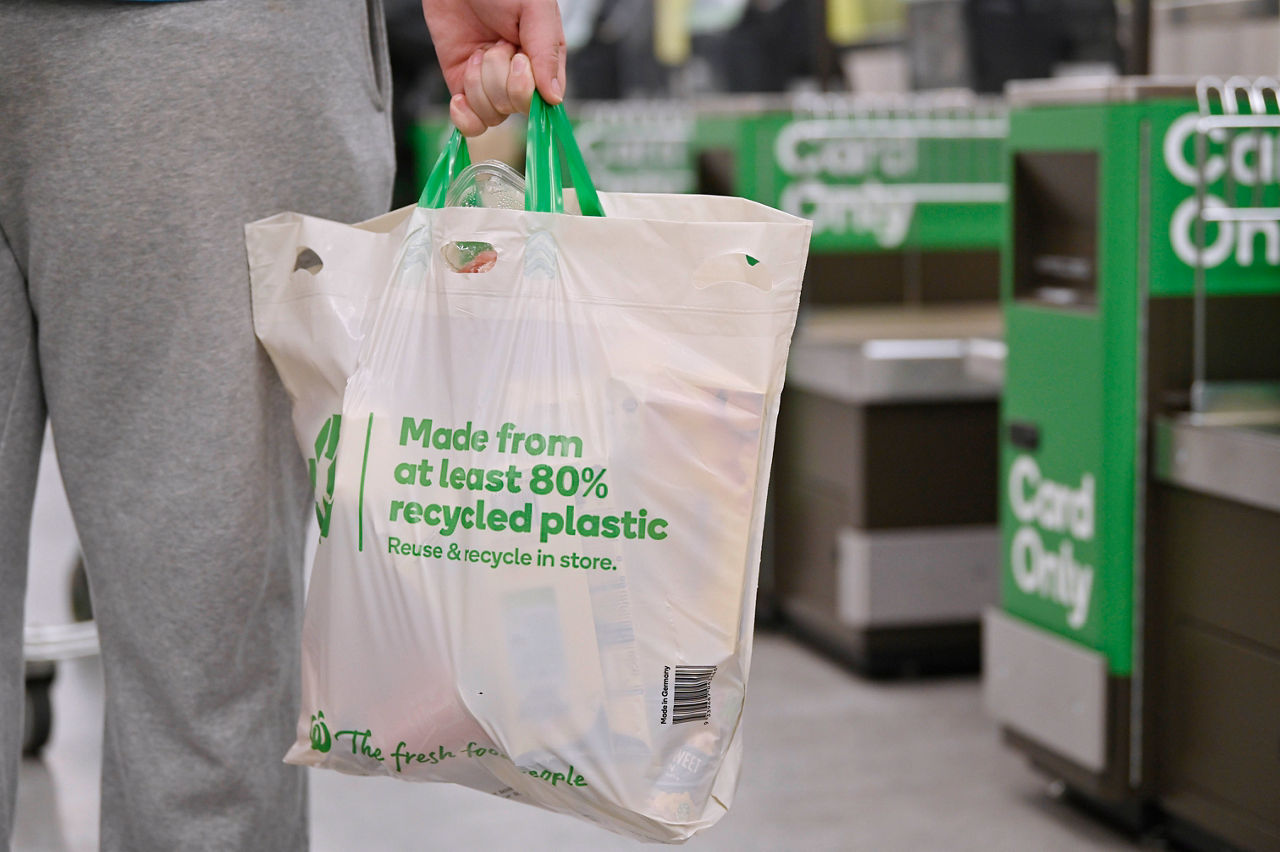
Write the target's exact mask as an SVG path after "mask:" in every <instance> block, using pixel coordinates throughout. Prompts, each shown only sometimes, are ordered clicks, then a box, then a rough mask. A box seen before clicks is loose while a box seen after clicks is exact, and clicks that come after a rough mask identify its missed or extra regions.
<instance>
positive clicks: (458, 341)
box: [250, 104, 810, 842]
mask: <svg viewBox="0 0 1280 852" xmlns="http://www.w3.org/2000/svg"><path fill="white" fill-rule="evenodd" d="M530 134H531V137H530V145H529V147H530V158H529V167H528V172H529V186H528V187H527V190H526V191H527V196H526V197H527V198H528V206H529V208H530V210H529V211H526V210H512V209H503V208H492V207H483V206H475V207H444V206H436V205H438V204H441V203H442V201H443V198H444V192H443V190H444V189H445V188H447V186H448V184H449V182H450V180H449V179H450V178H451V177H454V176H456V175H457V174H458V173H459V172H460V171H461V170H462V169H463V168H464V167H465V166H466V165H467V162H466V157H465V149H464V148H463V147H462V146H461V144H460V137H455V138H454V140H453V141H452V142H451V144H450V148H449V149H448V150H447V151H446V152H445V154H444V155H443V156H442V160H441V164H440V165H439V166H438V167H437V170H436V174H435V175H434V177H433V181H432V183H431V184H429V186H428V191H427V192H426V193H424V201H425V202H426V203H425V204H424V206H420V207H418V208H416V209H414V210H413V211H412V213H411V215H410V218H409V220H408V222H407V223H406V224H405V225H404V226H403V227H404V230H403V233H404V238H403V242H402V243H401V244H400V246H399V247H398V252H397V255H396V258H395V260H394V264H393V265H394V272H393V273H392V274H391V275H390V278H389V280H386V281H383V282H378V281H369V282H367V287H368V288H369V290H370V292H375V293H376V296H375V297H371V298H370V299H369V300H368V303H367V308H366V310H367V314H366V315H365V316H364V317H363V318H362V319H361V320H360V321H358V322H357V321H354V320H353V321H351V322H349V323H348V324H347V327H349V328H359V329H360V331H359V336H360V340H359V345H358V354H357V356H356V358H355V359H354V370H353V372H352V373H351V375H350V377H349V379H348V380H347V382H346V385H345V390H344V393H343V395H342V397H341V401H340V409H339V408H338V407H337V403H336V401H333V393H332V389H331V383H328V382H326V381H324V380H323V371H319V370H317V369H316V368H314V367H310V366H308V365H307V364H306V363H305V359H301V360H300V358H299V349H300V346H299V341H300V340H302V339H304V338H305V337H306V335H305V333H300V332H299V330H298V329H297V328H292V329H291V330H289V331H284V330H283V329H288V328H289V327H290V325H291V322H292V324H295V325H296V323H304V324H305V323H307V322H310V321H313V320H315V319H316V315H317V314H321V313H323V312H324V306H323V304H322V303H320V302H317V303H316V304H315V305H310V306H307V305H306V303H307V300H308V293H307V284H308V281H307V279H305V278H302V277H299V276H300V275H301V274H305V270H291V271H289V272H288V273H287V274H286V273H285V272H284V269H283V267H284V266H287V265H288V264H287V263H286V264H283V265H282V264H278V263H275V264H273V263H265V262H264V263H263V264H260V265H259V266H260V267H261V268H259V269H258V270H257V271H256V272H255V279H254V280H255V288H257V287H258V281H259V278H263V279H265V278H269V277H271V276H272V274H274V275H275V276H276V277H277V278H281V277H285V278H288V280H289V281H290V282H294V285H296V286H294V290H292V291H290V296H289V297H288V298H283V299H276V300H274V301H271V302H269V303H268V302H266V301H264V302H262V303H261V304H257V303H256V307H257V309H258V311H259V312H266V313H268V314H274V313H275V312H283V313H281V314H280V316H283V315H284V314H287V315H288V317H289V319H290V320H291V322H285V321H280V322H265V321H264V320H265V319H266V318H265V317H258V318H256V319H255V322H257V324H258V328H259V332H260V335H261V336H262V340H263V343H264V345H265V346H266V347H267V349H268V351H269V352H271V354H272V357H273V358H274V359H275V360H276V363H277V366H278V367H279V368H280V369H281V372H282V375H284V380H285V384H286V387H288V389H289V390H290V393H291V394H292V395H293V396H294V403H295V406H296V407H297V408H299V409H304V410H307V411H309V412H311V414H310V415H309V417H308V418H306V419H305V421H304V420H303V419H298V418H295V423H296V425H297V426H298V430H299V434H298V438H299V443H300V445H301V446H302V448H303V451H304V454H305V455H306V456H307V457H308V458H309V459H310V463H311V469H312V475H313V481H314V483H315V484H316V491H317V513H318V516H319V517H321V518H322V523H321V536H322V538H321V541H320V544H319V547H318V549H317V553H316V559H315V565H314V570H313V573H312V579H311V586H310V591H309V597H308V601H307V611H306V620H305V626H304V632H303V706H302V711H301V715H300V718H299V722H298V739H297V742H296V743H295V745H294V746H293V748H292V749H291V750H290V751H289V754H288V756H287V760H288V761H289V762H292V763H299V764H306V765H310V766H317V767H326V768H330V769H336V770H338V771H341V772H347V773H351V774H360V775H386V776H390V777H393V778H401V779H405V780H410V781H447V782H453V783H457V784H462V785H465V786H468V787H473V788H475V789H477V790H482V791H485V792H489V793H492V794H495V795H498V796H502V797H504V798H509V799H516V800H520V801H525V802H529V803H531V804H536V805H539V806H541V807H544V808H547V809H550V810H554V811H560V812H563V813H567V814H573V815H575V816H578V817H582V818H584V819H587V820H590V821H592V822H595V823H597V824H599V825H601V826H603V827H606V828H609V829H611V830H613V831H616V832H619V833H622V834H626V835H630V836H633V837H637V838H641V839H646V840H657V841H666V842H679V841H682V840H685V839H687V838H688V837H690V836H691V835H692V834H693V833H695V832H696V831H698V830H700V829H702V828H705V827H707V826H709V825H711V824H713V823H714V822H715V821H716V820H718V819H719V818H720V817H721V816H722V815H723V814H724V812H725V810H726V809H727V808H728V806H729V804H730V802H731V800H732V798H733V793H734V788H735V786H736V784H737V780H738V774H739V765H740V760H741V752H742V732H741V729H740V721H741V714H742V707H743V699H744V695H745V690H746V681H747V670H748V664H749V661H750V653H751V635H752V621H753V615H754V601H755V588H756V579H757V571H758V563H759V555H760V541H761V531H762V527H763V520H764V505H765V491H766V488H767V483H768V476H769V461H770V458H771V454H772V447H773V434H774V424H775V418H776V415H777V407H778V400H779V395H780V392H781V389H782V382H783V375H784V372H785V365H786V356H787V348H788V345H789V342H790V337H791V332H792V328H793V326H794V323H795V316H796V308H797V303H798V299H799V293H800V281H801V277H802V274H803V269H804V262H805V257H806V253H807V248H808V239H809V233H810V225H809V223H808V222H806V221H804V220H800V219H797V218H794V217H792V216H788V215H786V214H783V213H780V212H777V211H775V210H772V209H769V208H767V207H764V206H762V205H758V204H755V203H752V202H748V201H745V200H741V199H734V198H709V197H697V196H668V195H627V194H605V193H600V194H597V193H595V192H594V190H592V189H591V188H590V186H589V178H588V177H587V176H586V172H585V169H584V168H583V167H582V165H581V159H580V155H578V154H577V152H576V147H575V146H574V145H573V141H572V136H571V134H570V132H569V130H568V122H567V120H565V119H564V116H563V111H562V110H559V109H557V110H551V109H544V108H543V107H542V106H541V104H535V110H534V114H533V116H532V117H531V130H530ZM553 142H554V143H556V144H558V145H560V146H563V147H564V148H565V150H566V155H567V158H568V160H569V164H570V168H571V170H573V172H574V182H575V184H576V186H577V193H576V195H575V194H574V193H569V192H564V193H562V192H561V190H560V188H559V185H558V179H557V177H556V174H555V172H556V170H555V168H554V166H555V161H554V158H553V157H550V156H546V154H547V152H554V150H555V148H554V147H553ZM561 205H563V208H567V210H566V211H565V212H560V210H561ZM584 214H588V215H584ZM601 214H603V215H601ZM267 221H271V220H267ZM253 229H254V226H250V244H251V265H252V259H253V254H254V252H253V249H252V246H253V244H254V242H255V236H254V231H253ZM258 236H259V238H260V237H261V235H258ZM258 241H259V243H260V242H261V239H259V240H258ZM259 248H260V249H261V245H259ZM298 248H300V247H298ZM334 249H335V247H331V249H330V250H334ZM259 255H260V256H261V257H268V256H269V255H270V253H269V252H265V251H260V252H259ZM482 255H483V257H481V256H482ZM477 258H481V261H480V262H476V259H477ZM272 269H274V270H275V271H274V273H272V271H271V270H272ZM291 286H293V285H291ZM286 289H287V288H286ZM317 305H318V307H317ZM323 324H324V322H323V320H322V321H321V325H323ZM264 329H274V331H271V332H269V333H262V332H263V330H264ZM278 341H285V342H286V343H287V347H288V352H287V356H288V357H287V358H282V353H281V352H280V351H279V349H278V348H277V345H278ZM326 344H327V341H326V340H325V339H323V338H322V337H319V336H316V337H314V338H313V340H312V349H313V351H312V352H311V353H310V357H311V358H312V359H314V361H315V362H316V363H330V362H331V361H332V356H331V355H329V354H328V353H327V352H326ZM313 394H314V396H313ZM324 401H333V402H332V404H334V406H335V410H333V411H332V412H330V413H329V416H320V415H319V414H317V413H315V412H316V406H317V405H318V404H320V403H321V402H324ZM330 450H332V451H330Z"/></svg>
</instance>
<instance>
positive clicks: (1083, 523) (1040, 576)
mask: <svg viewBox="0 0 1280 852" xmlns="http://www.w3.org/2000/svg"><path fill="white" fill-rule="evenodd" d="M1094 491H1095V488H1094V479H1093V474H1090V473H1085V474H1084V475H1083V476H1081V478H1080V485H1079V486H1077V487H1075V488H1072V487H1071V486H1068V485H1065V484H1063V483H1060V482H1055V481H1054V480H1052V479H1049V478H1047V477H1045V476H1043V475H1042V474H1041V473H1040V466H1039V465H1038V464H1036V461H1035V459H1033V458H1031V457H1030V456H1025V455H1024V456H1018V458H1017V459H1015V460H1014V462H1013V465H1012V466H1011V467H1010V468H1009V505H1010V508H1011V509H1012V510H1013V516H1014V517H1015V518H1017V520H1018V522H1019V523H1021V524H1022V526H1021V527H1019V528H1018V531H1017V532H1016V533H1014V536H1013V541H1012V542H1011V544H1010V553H1009V563H1010V566H1011V568H1012V570H1013V580H1014V583H1016V584H1017V586H1018V589H1019V590H1020V591H1021V592H1022V593H1023V594H1027V595H1038V596H1039V597H1042V598H1045V599H1046V600H1050V601H1053V602H1054V603H1057V604H1061V605H1062V606H1064V607H1066V609H1067V624H1068V626H1070V627H1072V628H1073V629H1075V630H1079V629H1080V628H1081V627H1083V626H1084V624H1085V622H1086V621H1088V620H1089V602H1090V599H1091V596H1092V592H1093V577H1094V570H1093V568H1092V567H1091V566H1089V565H1084V564H1082V563H1080V562H1077V561H1076V557H1075V543H1076V542H1086V541H1092V540H1093V536H1094V520H1095V518H1094V505H1095V499H1094ZM1046 532H1049V533H1059V534H1062V535H1064V536H1065V537H1064V538H1063V539H1062V541H1061V542H1060V543H1059V544H1058V549H1057V551H1056V552H1055V551H1051V550H1050V549H1049V548H1048V547H1046V546H1045V543H1044V533H1046Z"/></svg>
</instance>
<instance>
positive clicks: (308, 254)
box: [293, 246, 324, 275]
mask: <svg viewBox="0 0 1280 852" xmlns="http://www.w3.org/2000/svg"><path fill="white" fill-rule="evenodd" d="M299 269H304V270H306V271H307V272H310V273H311V274H312V275H316V274H318V273H319V272H320V270H321V269H324V261H323V260H321V259H320V255H318V254H316V253H315V252H314V251H312V250H311V249H309V248H306V247H305V246H304V247H303V248H300V249H298V259H297V260H296V261H294V264H293V271H294V272H297V271H298V270H299Z"/></svg>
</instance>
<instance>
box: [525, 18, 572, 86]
mask: <svg viewBox="0 0 1280 852" xmlns="http://www.w3.org/2000/svg"><path fill="white" fill-rule="evenodd" d="M520 50H521V51H523V52H524V53H525V54H526V55H527V56H528V57H529V61H530V62H531V63H532V65H533V81H534V83H535V84H536V85H537V87H538V91H539V92H540V93H541V94H542V97H543V99H544V100H546V102H547V103H549V104H552V105H555V104H558V103H560V102H561V101H563V100H564V57H565V44H564V26H563V25H562V24H561V23H560V5H559V4H558V3H557V2H556V0H526V2H525V3H524V10H523V11H522V12H521V14H520Z"/></svg>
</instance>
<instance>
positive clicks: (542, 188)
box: [418, 92, 604, 216]
mask: <svg viewBox="0 0 1280 852" xmlns="http://www.w3.org/2000/svg"><path fill="white" fill-rule="evenodd" d="M559 149H563V150H564V155H565V160H566V161H567V162H568V164H569V175H570V176H571V177H572V178H573V187H574V190H575V191H576V192H577V194H578V207H579V208H580V209H581V210H582V215H584V216H603V215H604V208H603V207H602V206H601V204H600V196H599V194H598V193H597V192H596V187H595V184H594V183H592V181H591V175H590V174H589V173H588V172H587V164H586V161H585V160H583V158H582V151H581V149H579V148H578V142H577V140H576V139H574V136H573V126H572V125H571V124H570V123H569V116H568V114H567V113H566V112H565V110H564V104H557V105H556V106H554V107H552V106H547V104H546V102H545V101H543V99H542V96H541V95H539V94H538V93H537V92H534V94H533V103H532V104H531V105H530V109H529V132H528V137H527V139H526V142H525V190H524V209H525V210H530V211H533V212H537V213H563V212H564V190H563V186H562V183H561V176H560V157H559ZM469 165H471V155H470V154H469V153H468V152H467V141H466V137H464V136H463V135H462V133H461V132H459V131H458V130H457V129H456V128H455V129H454V131H453V133H452V134H450V136H449V141H448V143H447V144H446V145H445V147H444V150H443V151H441V152H440V157H439V158H438V159H437V160H436V164H435V166H433V167H432V169H431V174H430V175H429V176H428V177H427V185H426V186H425V187H424V188H423V190H422V197H421V198H420V199H418V206H419V207H431V208H440V207H443V206H444V201H445V196H446V194H447V193H448V192H449V186H450V184H452V183H453V180H454V178H456V177H457V176H458V174H459V173H460V172H461V171H462V170H463V169H465V168H466V167H467V166H469Z"/></svg>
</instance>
